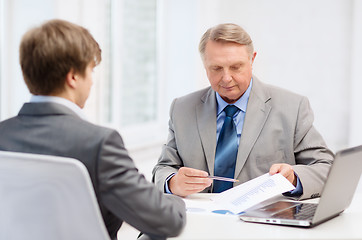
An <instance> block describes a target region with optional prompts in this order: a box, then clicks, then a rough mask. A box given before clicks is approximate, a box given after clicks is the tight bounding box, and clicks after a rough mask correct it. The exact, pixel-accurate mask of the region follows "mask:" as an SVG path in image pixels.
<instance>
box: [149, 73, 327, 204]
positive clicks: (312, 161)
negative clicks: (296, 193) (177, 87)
mask: <svg viewBox="0 0 362 240" xmlns="http://www.w3.org/2000/svg"><path fill="white" fill-rule="evenodd" d="M216 112H217V101H216V97H215V92H214V91H213V90H212V89H211V87H208V88H205V89H203V90H200V91H197V92H194V93H191V94H189V95H186V96H184V97H181V98H178V99H175V100H174V101H173V103H172V105H171V110H170V120H169V136H168V140H167V143H166V144H165V145H164V147H163V150H162V153H161V156H160V158H159V161H158V163H157V165H156V166H155V168H154V169H153V181H154V182H155V183H156V185H157V186H158V187H159V188H160V189H161V190H164V184H165V180H166V178H167V177H168V176H169V175H170V174H172V173H176V172H177V169H179V168H180V167H182V166H185V167H191V168H196V169H200V170H204V171H206V172H208V173H209V174H211V175H212V174H213V173H214V159H215V149H216ZM333 158H334V154H333V153H332V152H331V151H330V150H329V149H328V148H327V146H326V144H325V143H324V141H323V139H322V137H321V135H320V134H319V133H318V132H317V130H316V129H315V128H314V127H313V113H312V110H311V108H310V106H309V102H308V100H307V98H305V97H302V96H299V95H297V94H294V93H291V92H289V91H286V90H283V89H280V88H277V87H274V86H270V85H266V84H263V83H262V82H260V81H259V80H258V79H257V78H256V77H255V76H253V86H252V89H251V93H250V97H249V101H248V106H247V110H246V115H245V120H244V126H243V130H242V134H241V138H240V144H239V149H238V156H237V162H236V169H235V177H236V178H237V179H238V180H239V181H240V182H239V183H235V185H237V184H241V183H243V182H246V181H248V180H250V179H253V178H255V177H258V176H260V175H262V174H264V173H267V172H269V168H270V167H271V165H272V164H274V163H288V164H290V165H293V168H294V171H295V172H296V174H297V175H298V177H299V179H300V180H301V183H302V186H303V195H302V196H301V197H300V199H303V198H310V197H317V196H319V194H320V192H321V190H322V187H323V184H324V182H325V180H326V177H327V174H328V171H329V169H330V165H331V163H332V160H333ZM204 192H211V187H210V188H207V189H205V190H204Z"/></svg>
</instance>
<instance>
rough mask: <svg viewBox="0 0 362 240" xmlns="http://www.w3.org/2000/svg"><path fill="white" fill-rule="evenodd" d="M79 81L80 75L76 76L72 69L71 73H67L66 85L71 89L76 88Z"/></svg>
mask: <svg viewBox="0 0 362 240" xmlns="http://www.w3.org/2000/svg"><path fill="white" fill-rule="evenodd" d="M78 79H79V77H78V74H76V72H75V71H74V69H70V71H69V72H68V73H67V76H66V80H65V83H66V85H67V86H68V87H70V88H76V87H77V81H78Z"/></svg>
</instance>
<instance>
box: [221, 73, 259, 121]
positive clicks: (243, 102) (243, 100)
mask: <svg viewBox="0 0 362 240" xmlns="http://www.w3.org/2000/svg"><path fill="white" fill-rule="evenodd" d="M252 85H253V79H251V80H250V84H249V87H248V89H246V91H245V93H244V94H243V95H242V96H241V98H239V100H237V101H236V102H235V103H233V105H235V106H237V107H238V108H239V109H240V110H241V111H243V112H244V113H245V112H246V107H247V105H248V100H249V96H250V91H251V88H252ZM216 101H217V116H219V114H220V113H221V112H222V111H223V110H224V108H225V107H226V106H227V105H229V104H228V103H227V102H225V101H224V99H222V98H221V96H220V94H219V93H218V92H217V93H216Z"/></svg>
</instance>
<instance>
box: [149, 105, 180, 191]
mask: <svg viewBox="0 0 362 240" xmlns="http://www.w3.org/2000/svg"><path fill="white" fill-rule="evenodd" d="M175 102H176V99H175V100H174V101H173V102H172V104H171V107H170V120H169V123H168V125H169V130H168V139H167V143H166V144H165V145H164V146H163V148H162V153H161V156H160V158H159V160H158V163H157V164H156V166H155V167H154V169H153V171H152V173H153V178H152V181H153V182H154V183H155V184H156V186H157V187H158V188H159V189H160V190H161V191H164V190H165V181H166V179H167V178H168V177H169V176H170V175H171V174H174V173H177V171H178V169H179V168H180V167H182V166H183V162H182V160H181V158H180V156H179V154H178V150H177V144H176V138H175V132H174V127H173V119H172V112H173V109H174V106H175Z"/></svg>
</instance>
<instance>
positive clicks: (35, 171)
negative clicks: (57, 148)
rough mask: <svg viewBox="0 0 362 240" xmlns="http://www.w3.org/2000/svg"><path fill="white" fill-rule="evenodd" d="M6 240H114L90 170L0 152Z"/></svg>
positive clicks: (1, 229) (0, 209) (0, 220)
mask: <svg viewBox="0 0 362 240" xmlns="http://www.w3.org/2000/svg"><path fill="white" fill-rule="evenodd" d="M0 239H1V240H3V239H4V240H50V239H51V240H58V239H59V240H73V239H74V240H82V239H87V240H90V239H96V240H110V238H109V235H108V233H107V230H106V228H105V225H104V222H103V219H102V216H101V213H100V210H99V206H98V203H97V201H96V197H95V194H94V189H93V186H92V183H91V180H90V177H89V174H88V171H87V169H86V167H85V166H84V165H83V164H82V163H81V162H79V161H77V160H75V159H71V158H63V157H55V156H46V155H37V154H27V153H15V152H4V151H0Z"/></svg>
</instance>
